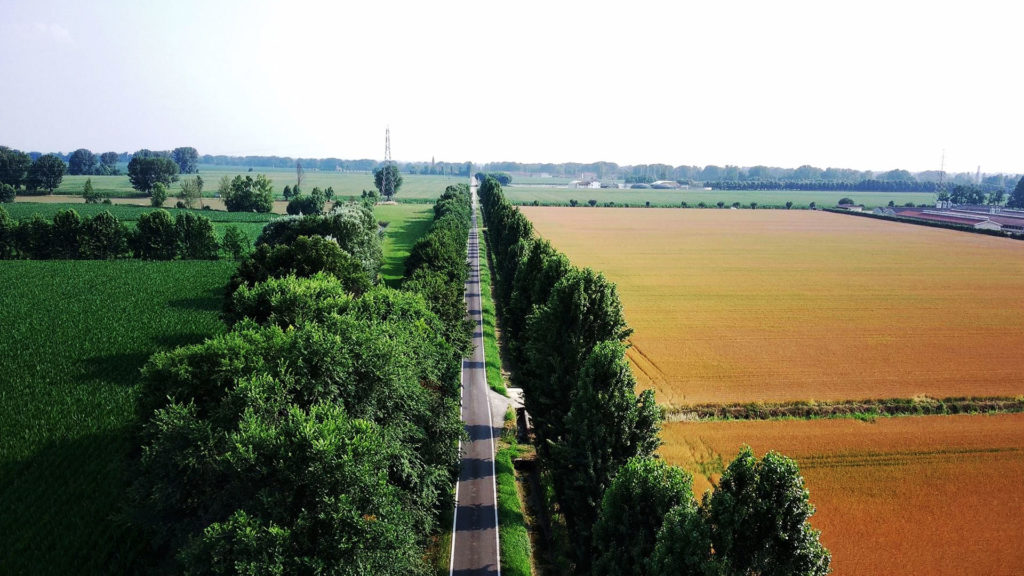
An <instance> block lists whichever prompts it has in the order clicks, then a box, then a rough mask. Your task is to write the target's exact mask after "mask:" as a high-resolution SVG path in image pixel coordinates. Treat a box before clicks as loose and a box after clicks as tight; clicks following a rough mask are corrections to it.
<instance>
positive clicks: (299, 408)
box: [127, 188, 469, 574]
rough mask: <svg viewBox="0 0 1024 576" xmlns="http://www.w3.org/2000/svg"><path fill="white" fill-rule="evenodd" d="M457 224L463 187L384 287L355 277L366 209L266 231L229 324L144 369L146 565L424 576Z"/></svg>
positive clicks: (451, 423)
mask: <svg viewBox="0 0 1024 576" xmlns="http://www.w3.org/2000/svg"><path fill="white" fill-rule="evenodd" d="M468 224H469V198H468V191H466V190H462V189H457V188H456V189H450V190H448V191H446V193H445V194H444V195H442V197H441V198H440V199H439V200H438V201H437V203H436V204H435V221H434V223H433V225H432V227H431V230H430V231H429V232H428V234H427V235H426V236H424V238H422V239H421V240H420V241H419V242H418V243H417V245H416V246H415V247H414V248H413V250H412V251H411V254H410V258H409V260H408V262H407V270H409V271H410V274H409V279H408V280H407V282H405V283H404V284H403V289H402V290H397V291H396V290H393V289H390V288H383V287H380V286H372V285H368V283H367V282H366V280H367V279H368V278H369V279H371V280H375V279H376V278H377V271H378V270H379V267H380V260H381V249H380V243H379V237H380V235H379V233H378V226H377V221H376V219H375V218H374V217H373V215H372V213H371V212H370V210H369V209H367V208H366V207H360V206H351V207H347V208H345V209H344V210H343V211H341V212H334V213H332V214H330V215H327V216H313V217H302V218H282V219H278V220H275V221H274V222H273V223H272V224H271V225H268V226H267V227H266V228H265V229H264V231H263V234H262V235H261V237H260V239H259V241H258V243H257V244H258V248H257V252H255V253H254V254H253V255H252V256H251V257H250V259H249V260H247V261H244V262H243V263H242V264H241V266H240V267H239V271H238V273H237V274H236V276H235V278H233V279H232V281H231V282H230V284H229V286H230V287H231V288H234V287H236V286H237V288H235V292H234V294H233V295H232V296H231V297H229V298H228V300H227V301H226V303H225V309H226V311H227V317H228V318H229V319H230V320H231V322H232V323H233V328H232V330H231V331H230V332H228V333H227V334H224V335H223V336H220V337H218V338H215V339H211V340H208V341H206V342H204V343H202V344H199V345H195V346H190V347H184V348H178V349H175V350H172V351H170V352H166V353H161V354H157V355H156V356H154V357H153V358H152V359H151V360H150V362H149V363H148V364H147V366H146V368H145V369H144V370H143V380H144V384H143V387H144V394H143V400H142V402H141V403H140V415H141V416H143V418H144V419H146V420H147V421H148V423H147V424H145V425H144V426H143V428H142V432H141V434H140V436H139V439H140V442H141V445H142V452H141V454H142V456H141V458H140V460H139V462H138V466H137V472H136V473H135V474H134V476H135V481H134V482H133V485H132V488H131V492H130V494H131V504H130V506H129V509H128V512H127V514H128V516H129V518H130V521H131V522H132V524H133V525H134V526H136V527H138V528H139V529H140V530H142V531H143V532H144V533H145V534H146V535H147V537H148V539H149V540H150V541H151V542H153V543H154V545H155V547H156V552H155V554H153V555H152V556H150V557H148V558H147V563H148V564H147V570H158V571H160V570H166V571H172V572H178V571H186V572H219V571H223V570H229V571H234V570H235V569H237V567H238V566H249V567H253V568H256V567H258V569H259V570H260V571H264V572H266V571H270V572H282V573H295V572H302V571H306V570H314V571H325V572H337V573H349V572H353V571H355V572H364V571H367V570H369V571H372V572H373V573H375V574H409V573H417V572H422V571H424V570H426V569H427V567H426V565H425V563H424V562H425V560H424V559H425V555H424V550H425V548H426V546H427V545H428V544H429V543H430V542H431V536H432V535H434V534H435V533H436V532H437V531H438V530H440V529H446V528H447V527H446V526H440V525H439V520H440V518H442V517H443V515H444V514H445V513H446V511H447V510H449V509H450V508H451V505H452V500H451V499H452V487H453V483H454V479H455V477H456V476H457V471H458V464H459V454H458V450H457V441H458V439H459V438H460V437H461V436H462V434H463V430H462V425H461V421H460V420H459V418H458V400H457V394H458V388H459V382H458V374H459V367H460V365H461V358H462V357H463V355H464V353H465V352H466V349H467V346H468V341H469V337H468V333H467V327H466V323H465V316H464V313H463V314H462V315H460V316H458V317H457V318H456V317H454V316H453V315H452V314H451V311H450V310H449V308H450V302H448V300H447V296H448V295H449V294H456V293H457V294H460V295H461V289H462V286H463V285H464V282H465V275H466V271H465V265H464V262H465V246H466V237H467V235H468ZM304 243H305V244H309V246H305V245H304ZM325 243H326V244H325ZM321 244H323V246H321ZM328 245H330V246H334V247H335V248H334V249H331V248H330V247H329V246H328ZM293 249H294V254H292V255H290V256H289V255H285V256H278V253H279V252H281V251H289V250H293ZM281 254H285V252H281ZM455 262H458V264H459V266H454V263H455ZM229 359H230V363H228V360H229ZM183 366H184V367H187V369H182V367H183ZM218 366H219V368H218ZM395 398H401V399H402V401H401V402H400V403H396V402H395V401H394V399H395ZM146 414H149V416H148V417H146V416H145V415H146ZM225 487H226V488H225Z"/></svg>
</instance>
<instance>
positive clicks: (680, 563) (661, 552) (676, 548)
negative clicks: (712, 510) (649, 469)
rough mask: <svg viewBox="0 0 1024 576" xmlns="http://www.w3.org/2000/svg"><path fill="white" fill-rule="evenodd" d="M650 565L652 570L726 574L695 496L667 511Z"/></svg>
mask: <svg viewBox="0 0 1024 576" xmlns="http://www.w3.org/2000/svg"><path fill="white" fill-rule="evenodd" d="M649 566H650V568H649V572H648V573H649V574H672V575H674V576H675V575H678V576H691V575H692V576H719V575H721V576H726V574H727V573H726V572H725V570H723V567H722V565H721V562H719V559H718V558H716V557H715V556H714V555H713V554H712V551H711V530H710V528H709V527H708V522H707V520H706V518H705V514H704V512H703V510H701V509H700V507H698V506H696V505H695V504H694V502H693V501H692V500H690V501H687V502H682V503H680V504H678V505H676V506H674V507H673V508H672V509H671V510H669V511H668V514H666V515H665V518H664V519H663V520H662V524H661V530H659V531H658V535H657V537H656V539H655V544H654V553H653V554H652V555H651V559H650V562H649Z"/></svg>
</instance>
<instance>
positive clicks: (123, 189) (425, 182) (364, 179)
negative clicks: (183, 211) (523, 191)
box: [55, 164, 466, 204]
mask: <svg viewBox="0 0 1024 576" xmlns="http://www.w3.org/2000/svg"><path fill="white" fill-rule="evenodd" d="M248 170H249V169H248V168H245V167H240V166H208V165H205V164H200V166H199V173H200V176H202V177H203V195H204V196H207V197H212V196H213V195H214V194H215V193H216V192H217V186H218V184H219V183H220V179H221V178H222V177H223V176H227V177H229V178H233V177H235V176H238V175H241V176H246V175H251V176H256V175H257V174H265V175H266V176H267V178H269V179H270V180H271V182H273V183H274V194H275V195H276V196H277V197H279V198H280V197H281V194H282V192H283V190H284V187H285V186H294V185H295V171H294V170H282V169H274V168H253V170H252V172H249V171H248ZM87 178H92V185H93V188H94V189H95V190H96V191H97V192H103V193H106V194H109V195H110V196H112V197H115V198H126V197H135V196H141V194H139V192H138V191H137V190H135V189H134V188H132V185H131V182H130V181H129V180H128V176H127V175H126V174H123V175H121V176H64V180H62V181H61V185H60V187H59V188H57V190H56V192H55V193H56V194H58V195H60V194H65V195H66V194H73V195H79V194H81V193H82V187H83V186H84V185H85V180H86V179H87ZM461 182H466V179H465V178H462V177H455V176H453V177H446V176H427V175H419V174H403V175H402V187H401V188H400V189H399V191H398V194H396V195H395V200H397V201H399V202H406V201H413V202H427V201H429V202H433V201H434V200H436V199H437V196H438V194H439V193H440V191H441V190H444V188H445V186H448V185H449V184H458V183H461ZM328 186H333V187H334V193H335V198H336V199H342V200H344V199H348V198H350V197H359V196H360V195H361V194H362V192H363V190H373V189H374V187H373V174H370V173H368V172H316V171H312V170H310V171H307V172H305V174H304V177H303V180H302V190H303V191H304V192H307V193H308V192H310V191H311V190H313V188H314V187H319V188H327V187H328ZM168 191H169V196H170V198H169V199H168V203H169V204H174V195H175V194H177V192H178V184H177V183H174V184H171V186H170V187H169V189H168Z"/></svg>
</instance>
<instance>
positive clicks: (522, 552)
mask: <svg viewBox="0 0 1024 576" xmlns="http://www.w3.org/2000/svg"><path fill="white" fill-rule="evenodd" d="M519 452H520V447H519V444H518V443H517V441H516V414H515V411H513V410H512V408H509V410H508V412H506V413H505V427H504V429H503V430H502V433H501V439H500V440H499V442H498V453H497V455H496V456H495V461H494V466H495V472H496V473H497V483H498V526H499V529H498V534H499V537H500V540H501V572H502V574H505V575H506V576H530V574H531V570H530V535H529V532H528V531H527V529H526V519H525V518H524V517H523V506H522V501H521V500H520V499H519V491H518V489H517V486H516V473H515V467H514V466H513V465H512V460H513V459H514V458H516V457H518V456H519Z"/></svg>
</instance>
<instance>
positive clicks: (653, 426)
mask: <svg viewBox="0 0 1024 576" xmlns="http://www.w3.org/2000/svg"><path fill="white" fill-rule="evenodd" d="M479 195H480V200H481V205H482V208H483V215H484V222H485V224H486V226H487V233H486V235H487V241H488V245H489V250H490V254H491V255H492V259H493V265H494V268H493V269H494V276H495V283H494V291H495V297H496V299H497V301H498V303H499V305H500V311H501V320H502V322H503V324H502V326H503V331H504V335H505V342H506V346H507V352H508V359H509V361H510V364H511V365H510V369H511V370H510V372H511V378H512V383H513V385H515V386H519V387H521V388H522V389H523V392H524V401H525V404H526V409H527V410H528V411H529V413H530V415H531V417H532V419H533V423H534V427H535V432H536V442H537V452H538V455H539V457H540V459H541V464H542V465H543V466H544V468H545V469H546V470H547V471H548V472H549V473H550V475H551V479H552V484H553V486H554V490H555V495H556V497H557V499H558V503H559V507H560V510H561V512H562V514H563V516H564V518H565V522H566V527H567V529H568V532H569V538H570V545H571V550H570V554H571V556H572V557H571V558H570V560H571V561H572V562H573V564H574V569H575V572H576V573H577V574H600V575H605V574H607V575H612V574H636V575H641V574H825V573H827V572H828V571H829V566H830V556H829V553H828V551H827V550H825V549H824V547H822V546H821V544H820V542H819V539H818V532H816V531H814V530H812V529H811V528H810V526H809V524H807V519H808V518H809V517H810V515H811V514H812V513H813V510H814V509H813V507H812V506H811V505H810V503H809V502H808V493H807V491H806V489H804V487H803V479H802V478H801V477H800V474H799V471H798V470H797V468H796V465H795V464H794V463H793V461H792V460H789V459H788V458H785V457H783V456H780V455H778V454H774V453H769V454H767V455H766V456H765V457H764V458H763V459H762V460H760V461H758V460H756V459H755V458H754V457H753V454H752V453H751V452H750V450H749V449H744V451H742V452H741V453H740V455H739V457H738V458H737V459H736V460H735V461H734V462H733V463H732V464H731V465H730V466H729V468H728V469H727V470H725V472H724V473H723V475H722V479H721V480H720V482H719V486H718V488H717V490H716V491H715V493H714V495H713V496H711V495H706V496H705V498H704V501H703V502H702V503H700V504H698V503H697V502H696V500H695V499H694V497H693V493H692V476H691V475H690V474H689V473H688V472H686V471H685V470H682V469H680V468H677V467H672V466H668V465H666V464H665V463H664V462H663V461H661V460H658V459H657V458H656V455H655V451H656V450H657V448H658V447H659V446H660V444H661V441H660V439H659V432H660V429H661V420H662V412H661V409H660V407H659V406H658V405H657V404H656V403H655V400H654V393H653V391H651V390H646V391H644V392H642V393H640V394H639V395H637V394H636V392H635V390H634V388H635V384H636V381H635V379H634V377H633V374H632V371H631V369H630V367H629V363H628V361H627V360H626V356H625V353H626V348H627V346H628V344H627V343H626V339H627V338H628V337H629V335H630V333H631V330H630V329H629V328H628V326H627V325H626V321H625V318H624V316H623V311H622V303H621V301H620V300H619V297H618V294H617V292H616V289H615V285H614V284H612V283H611V282H609V281H608V280H607V279H606V278H605V277H604V276H603V275H602V274H600V273H598V272H595V271H594V270H591V269H589V268H578V267H575V266H573V265H572V264H571V263H570V262H569V260H568V258H567V257H566V256H565V255H564V254H561V253H560V252H558V251H557V250H555V249H554V248H553V247H552V246H551V244H550V243H549V242H547V241H545V240H542V239H539V238H537V237H536V236H535V235H534V233H533V227H532V225H531V224H530V222H529V220H528V219H527V218H526V217H525V216H524V215H523V214H522V213H520V212H519V210H518V209H517V208H515V207H514V206H512V204H510V203H509V202H508V201H507V200H506V199H505V197H504V194H503V193H502V190H501V185H500V184H499V183H498V182H497V181H496V180H495V179H493V178H489V177H488V178H486V179H485V180H484V182H483V183H482V184H481V186H480V189H479Z"/></svg>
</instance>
